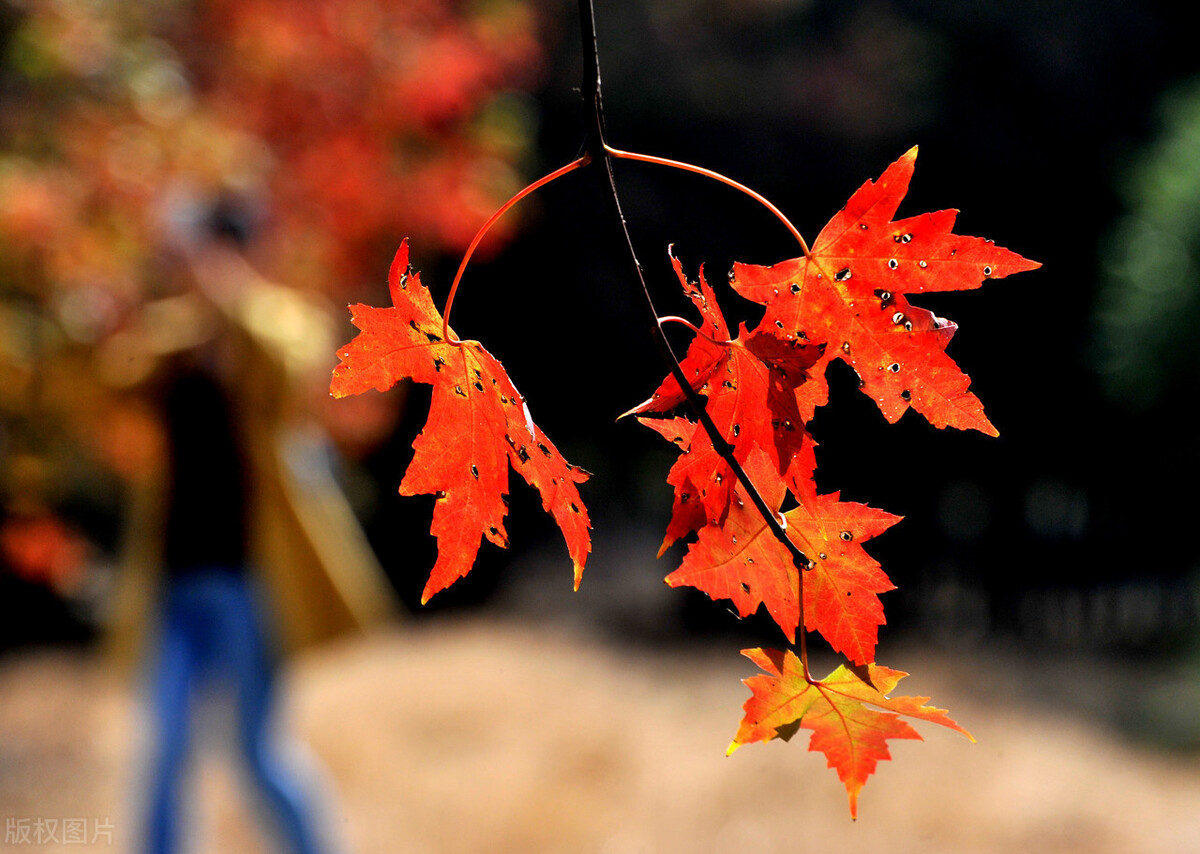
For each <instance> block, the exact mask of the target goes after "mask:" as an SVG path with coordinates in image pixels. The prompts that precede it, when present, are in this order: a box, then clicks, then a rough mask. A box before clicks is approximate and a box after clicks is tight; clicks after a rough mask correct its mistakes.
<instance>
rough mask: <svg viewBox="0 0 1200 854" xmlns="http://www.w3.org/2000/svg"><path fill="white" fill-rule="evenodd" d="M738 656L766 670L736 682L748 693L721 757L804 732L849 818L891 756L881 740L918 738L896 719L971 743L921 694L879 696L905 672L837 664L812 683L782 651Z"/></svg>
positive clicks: (789, 654) (795, 660) (797, 662)
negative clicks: (833, 774)
mask: <svg viewBox="0 0 1200 854" xmlns="http://www.w3.org/2000/svg"><path fill="white" fill-rule="evenodd" d="M742 654H743V655H745V656H746V657H747V658H749V659H750V660H751V661H753V662H754V663H755V664H757V665H758V666H759V667H761V668H762V669H763V670H764V671H766V673H765V674H759V675H758V676H751V677H750V678H749V679H745V680H743V681H744V682H745V684H746V686H747V687H748V688H749V689H750V691H751V696H750V699H748V700H747V701H746V702H745V704H744V705H743V707H742V708H743V710H744V712H745V715H744V717H743V718H742V721H741V724H740V725H739V727H738V731H737V735H736V736H734V739H733V742H732V743H731V744H730V745H729V751H728V752H729V753H733V752H734V751H735V750H737V749H738V748H739V747H741V746H742V745H743V744H749V743H751V742H754V741H769V740H771V739H773V738H782V739H783V740H785V741H787V740H788V739H790V738H791V737H792V736H793V735H795V734H796V731H797V729H799V728H804V729H809V730H812V737H811V738H810V739H809V743H808V749H809V750H814V751H820V752H822V753H824V754H825V757H826V759H827V760H828V764H829V767H830V768H834V769H836V770H837V773H838V778H839V779H841V781H842V783H843V784H844V785H845V787H846V792H847V794H848V795H849V796H850V815H851V816H852V817H857V814H858V794H859V792H860V791H862V787H863V785H864V784H865V783H866V782H867V778H868V777H870V776H871V774H873V773H875V766H876V764H877V763H878V762H879V761H880V760H883V759H891V758H892V757H891V754H890V753H889V752H888V746H887V743H888V740H889V739H893V738H912V739H917V740H921V735H920V734H919V733H918V732H917V731H916V730H915V729H913V728H912V727H911V726H909V725H908V723H907V722H905V721H904V720H903V719H902V718H901V717H900V716H901V715H905V716H907V717H911V718H918V719H920V720H924V721H929V722H931V723H935V724H940V725H941V726H944V727H948V728H949V729H952V730H954V731H955V732H959V733H962V734H963V735H965V736H966V737H967V738H969V739H970V740H971V741H974V740H975V739H974V737H973V736H972V735H971V734H970V733H969V732H967V731H966V730H965V729H963V728H962V727H960V726H959V725H958V724H957V723H955V722H954V721H953V720H951V719H950V718H949V717H947V715H946V711H945V710H944V709H937V708H934V707H932V706H927V705H925V703H927V702H928V701H929V698H928V697H889V696H887V695H888V694H889V693H890V692H891V691H892V690H893V689H894V688H895V687H896V685H897V684H898V683H899V682H900V680H901V679H903V678H904V677H905V676H907V675H908V674H907V673H904V672H903V671H900V670H892V669H890V668H887V667H881V666H880V665H877V664H870V665H867V666H865V667H856V668H849V667H846V666H845V665H842V666H841V667H838V668H837V669H836V670H834V671H833V672H832V673H830V674H829V675H828V676H827V677H825V678H824V679H822V680H820V681H809V680H808V679H807V678H806V677H805V674H804V668H803V666H802V665H801V663H800V659H799V658H797V657H796V656H795V655H794V654H793V653H792V652H790V651H788V652H780V651H778V650H774V649H746V650H742ZM872 707H873V708H872ZM880 710H882V711H880Z"/></svg>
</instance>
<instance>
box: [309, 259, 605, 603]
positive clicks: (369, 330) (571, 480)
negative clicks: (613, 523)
mask: <svg viewBox="0 0 1200 854" xmlns="http://www.w3.org/2000/svg"><path fill="white" fill-rule="evenodd" d="M388 290H389V291H390V292H391V297H392V303H393V306H392V307H390V308H375V307H372V306H367V305H361V304H360V305H355V306H351V308H350V313H351V320H352V321H353V323H354V325H355V326H356V327H358V329H359V330H360V333H359V334H358V335H357V336H356V337H355V338H354V340H353V341H351V342H350V343H349V344H347V345H346V346H345V347H343V348H342V349H341V350H339V351H338V357H339V358H340V359H341V362H340V364H339V365H338V366H337V367H336V368H335V369H334V372H333V381H332V383H331V385H330V392H331V393H332V394H333V395H334V396H335V397H344V396H346V395H349V394H360V393H362V392H364V391H367V390H369V389H376V390H379V391H386V390H387V389H389V388H391V387H392V386H393V385H394V384H395V383H396V382H397V381H398V380H401V379H404V378H409V379H412V380H414V381H415V382H419V383H427V384H429V385H432V386H433V394H432V398H431V400H430V406H429V417H428V420H427V422H426V424H425V428H424V429H423V430H422V431H421V434H420V435H419V436H417V438H416V440H415V441H414V442H413V450H414V454H413V459H412V463H411V464H410V465H409V467H408V470H407V472H406V473H405V475H404V479H403V480H402V481H401V483H400V493H401V494H402V495H417V494H430V495H436V496H437V501H436V503H435V505H434V510H433V523H432V525H431V526H430V531H431V533H432V534H433V535H434V536H436V537H437V540H438V557H437V562H436V563H435V564H434V567H433V570H432V572H431V573H430V576H429V581H428V583H427V584H426V585H425V589H424V591H423V592H422V594H421V601H422V603H424V602H427V601H428V600H429V598H430V597H431V596H433V595H434V594H435V593H437V592H438V591H440V590H444V589H445V588H446V587H449V586H450V585H451V584H453V583H454V582H455V581H457V580H458V579H459V578H462V577H463V576H465V575H466V574H467V573H468V572H470V570H471V567H472V565H473V564H474V562H475V556H476V554H477V553H478V551H479V544H480V541H481V538H482V537H487V539H488V540H489V541H490V542H492V543H494V544H495V545H497V546H500V547H501V548H505V547H507V545H508V535H507V533H506V532H505V529H504V517H505V515H506V514H507V511H508V502H507V499H506V498H505V496H506V494H507V492H508V469H509V466H510V465H511V466H512V468H513V469H514V470H516V471H517V473H518V474H520V475H521V477H523V478H524V479H525V481H526V482H527V483H529V484H530V485H531V486H533V487H534V488H536V489H537V490H538V492H539V493H540V495H541V498H542V507H543V508H544V509H545V510H546V511H547V512H548V513H550V514H551V515H552V516H553V517H554V520H555V521H556V522H557V523H558V526H559V528H560V529H561V530H562V532H563V536H564V538H565V539H566V542H567V548H568V551H569V552H570V555H571V560H572V562H573V563H574V568H575V587H576V589H578V587H579V582H580V579H581V577H582V574H583V568H584V564H585V563H586V561H587V555H588V552H589V551H591V537H590V535H589V533H588V529H589V527H590V523H589V521H588V514H587V509H586V508H585V507H584V504H583V501H582V499H580V497H579V491H578V489H577V488H576V484H578V483H583V482H584V481H585V480H587V478H588V474H587V472H585V471H583V470H582V469H580V468H577V467H575V466H572V465H571V464H570V463H568V462H567V461H566V460H565V459H563V457H562V455H561V454H560V453H559V452H558V449H557V448H556V447H555V446H554V444H553V443H552V442H551V441H550V439H549V437H547V436H546V434H545V433H543V432H542V431H541V430H539V429H538V427H537V425H536V424H534V423H533V419H532V417H531V416H530V414H529V408H528V406H527V405H526V404H525V399H524V398H523V397H522V396H521V395H520V393H519V392H518V391H517V389H516V387H515V386H514V385H513V383H512V381H511V380H510V379H509V377H508V374H507V373H505V371H504V367H503V366H502V365H501V364H500V362H499V361H498V360H497V359H496V358H495V357H494V356H492V355H491V354H490V353H488V352H487V350H485V349H484V348H483V345H481V344H480V343H479V342H478V341H455V340H445V339H443V337H442V316H441V314H440V313H439V312H438V310H437V308H435V307H434V305H433V300H432V298H431V297H430V294H429V290H428V288H427V287H425V285H423V284H422V283H421V277H420V274H418V273H416V272H414V271H412V270H411V269H410V268H409V265H408V241H407V240H405V241H404V242H403V243H401V244H400V249H399V251H397V253H396V257H395V259H394V260H393V261H392V266H391V270H390V271H389V273H388ZM450 337H451V339H456V338H457V336H455V335H454V333H453V330H450Z"/></svg>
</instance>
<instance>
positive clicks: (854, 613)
mask: <svg viewBox="0 0 1200 854" xmlns="http://www.w3.org/2000/svg"><path fill="white" fill-rule="evenodd" d="M745 470H746V474H747V475H748V476H749V477H750V480H751V482H752V483H754V484H755V486H756V487H757V488H758V490H759V493H760V494H761V495H762V497H763V500H765V501H766V502H767V506H769V507H771V508H772V509H777V508H779V506H780V505H781V504H782V503H783V498H784V493H785V489H784V485H783V482H782V481H781V480H780V479H779V478H778V476H777V475H773V471H772V463H771V461H770V460H769V459H768V458H767V457H766V455H765V454H764V453H763V452H762V451H759V450H756V451H755V452H753V453H752V454H751V455H750V457H749V458H748V459H747V461H746V463H745ZM781 518H782V520H783V523H784V533H785V534H786V535H787V537H788V539H789V540H791V541H792V543H794V544H795V545H796V546H797V547H798V548H799V549H800V550H801V551H802V552H804V555H805V557H807V558H808V565H807V568H806V569H805V570H804V571H803V572H802V573H801V572H799V571H798V570H797V569H796V566H795V561H794V560H793V559H792V555H791V552H789V551H788V549H787V547H786V546H784V545H783V544H782V543H781V542H779V540H778V538H776V536H775V535H774V534H773V533H772V532H771V530H770V528H768V527H767V523H766V521H765V520H764V519H763V518H762V515H761V514H760V513H759V512H758V510H757V509H756V508H755V507H754V505H753V504H751V503H750V501H749V499H748V498H747V496H746V493H745V491H744V490H743V489H742V487H741V485H740V484H739V485H738V486H737V487H735V498H734V501H733V503H732V504H731V506H730V509H729V514H728V516H727V517H726V519H725V522H724V524H722V525H719V526H718V525H707V526H705V527H703V528H701V529H700V534H699V536H698V538H697V539H696V542H694V543H693V544H692V545H691V546H690V547H689V549H688V553H687V555H686V556H685V557H684V559H683V562H682V563H681V564H680V566H679V568H678V569H677V570H675V571H674V572H672V573H671V574H670V575H668V576H667V584H669V585H671V586H672V587H678V586H681V585H686V586H688V587H695V588H697V589H698V590H702V591H704V592H705V593H707V594H708V595H709V596H711V597H712V598H714V599H729V600H730V601H731V602H732V603H733V604H734V606H735V607H736V608H737V609H738V613H739V614H740V615H741V616H743V617H745V616H747V615H749V614H752V613H754V611H755V610H757V608H758V606H759V604H760V603H761V604H763V605H765V606H766V608H767V612H768V613H769V614H770V615H771V617H772V618H773V619H774V620H775V622H776V623H778V624H779V627H780V628H781V629H783V631H784V633H785V634H786V635H787V638H788V640H789V641H794V640H795V635H796V629H797V626H798V624H799V621H800V609H799V597H798V594H799V584H800V577H801V575H802V576H803V583H804V627H805V629H807V630H809V631H816V632H820V633H821V635H822V636H823V637H824V638H825V639H826V640H827V641H829V644H830V645H831V646H832V647H833V648H834V649H836V650H837V651H839V652H841V653H842V654H844V655H845V656H847V657H848V658H850V659H851V660H852V661H853V662H855V663H858V664H865V663H867V662H869V661H872V660H874V655H875V645H876V642H877V639H878V628H879V626H880V625H882V624H883V622H884V617H883V605H882V604H881V603H880V601H879V594H880V593H884V592H886V591H888V590H892V589H893V585H892V583H891V581H889V580H888V577H887V575H885V574H884V572H883V570H882V569H880V567H879V564H878V563H876V562H875V560H873V559H872V558H871V556H870V555H868V554H867V553H866V551H865V550H864V549H863V547H862V543H863V542H864V541H865V540H868V539H870V538H871V537H874V536H876V535H878V534H880V533H882V532H883V531H885V530H887V529H888V528H889V527H891V526H892V525H894V524H895V523H896V522H898V521H900V519H899V517H898V516H893V515H892V514H890V513H885V512H884V511H882V510H876V509H875V508H873V507H868V506H867V505H865V504H856V503H853V502H845V501H841V500H840V499H839V495H838V493H834V494H832V495H816V494H815V493H814V494H811V495H809V496H807V497H806V498H805V500H804V502H802V503H801V504H800V505H799V506H797V507H795V508H793V509H791V510H789V511H787V512H786V513H783V514H782V516H781Z"/></svg>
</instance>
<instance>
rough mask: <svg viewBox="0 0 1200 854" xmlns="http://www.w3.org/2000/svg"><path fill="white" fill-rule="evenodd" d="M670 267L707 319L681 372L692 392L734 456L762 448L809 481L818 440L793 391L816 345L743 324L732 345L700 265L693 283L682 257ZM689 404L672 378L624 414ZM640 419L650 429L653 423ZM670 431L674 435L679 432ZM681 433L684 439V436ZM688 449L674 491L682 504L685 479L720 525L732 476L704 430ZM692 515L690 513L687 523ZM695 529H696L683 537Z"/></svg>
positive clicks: (782, 470) (778, 465) (783, 468)
mask: <svg viewBox="0 0 1200 854" xmlns="http://www.w3.org/2000/svg"><path fill="white" fill-rule="evenodd" d="M671 262H672V264H673V265H674V267H675V273H676V275H678V276H679V282H680V284H681V285H682V286H683V290H684V293H685V294H687V296H688V297H689V298H690V299H691V300H692V302H693V304H694V305H695V306H696V308H697V309H699V311H700V314H701V316H702V317H703V325H702V332H703V334H698V335H696V336H695V338H693V339H692V342H691V344H690V345H689V346H688V351H687V355H686V356H685V357H684V359H683V361H682V362H680V367H681V368H682V369H683V373H684V376H686V377H688V378H689V380H690V384H691V386H692V388H693V389H694V390H695V391H697V392H698V393H700V394H701V395H704V396H705V397H706V398H707V403H706V405H705V410H706V411H707V412H708V415H709V417H710V418H711V419H712V421H713V423H714V424H715V425H716V427H717V430H718V432H719V433H720V434H721V436H722V438H723V439H724V440H725V441H726V442H727V443H728V444H729V445H730V446H732V447H733V456H734V459H736V460H737V461H738V462H739V463H744V462H745V461H746V458H747V457H748V455H749V454H750V453H751V452H752V451H753V450H754V449H755V448H758V449H760V450H762V451H763V452H764V453H766V454H767V455H768V456H769V457H770V458H771V460H772V462H773V463H774V466H775V470H776V472H777V473H778V474H779V475H785V476H787V477H788V478H789V481H795V482H798V481H802V480H805V479H808V478H810V477H811V475H812V470H813V468H814V466H815V462H814V461H813V457H812V449H813V447H814V443H813V441H812V437H811V436H809V435H808V432H807V431H806V430H805V429H804V422H803V421H802V420H801V418H800V412H799V410H798V409H797V408H796V388H797V387H798V386H800V385H801V384H803V383H804V381H805V379H806V378H807V376H808V373H807V372H808V369H809V367H811V366H812V364H813V362H814V361H816V359H817V356H818V353H817V351H816V348H813V347H809V346H808V345H807V344H806V343H805V342H803V341H798V340H792V341H784V340H780V339H779V338H776V337H775V336H774V335H767V334H764V333H761V332H752V333H748V332H747V331H746V328H745V326H744V325H743V326H741V327H740V328H739V330H738V337H737V338H736V339H734V340H732V341H730V340H729V327H728V325H727V324H726V322H725V318H724V316H723V315H722V314H721V309H720V306H719V305H718V304H717V299H716V295H715V294H714V293H713V290H712V288H711V287H710V286H709V284H708V282H707V281H706V280H705V278H704V269H703V267H702V268H701V269H700V281H699V283H698V285H696V284H693V283H691V282H689V281H688V280H687V277H686V276H685V275H684V273H683V267H682V265H681V264H680V263H679V260H678V259H677V258H675V257H673V256H672V258H671ZM685 400H686V398H685V396H684V393H683V390H682V389H681V388H680V386H679V383H678V382H676V380H675V378H674V376H671V375H668V376H667V378H666V379H664V380H663V382H662V384H661V385H659V387H658V389H657V390H656V391H655V392H654V394H653V395H652V396H651V397H650V399H649V400H646V401H644V402H643V403H640V404H638V405H637V406H635V407H634V408H633V409H631V410H629V412H626V413H625V415H632V414H639V415H640V414H646V413H666V412H671V411H672V410H674V409H676V408H677V407H679V406H680V405H681V404H683V403H684V401H685ZM622 417H624V416H622ZM639 420H641V421H642V422H643V423H645V424H648V425H651V420H650V419H639ZM651 426H652V425H651ZM656 429H657V428H656ZM667 429H668V433H672V432H673V431H675V429H676V428H674V427H670V428H667ZM659 432H662V430H660V431H659ZM668 433H664V435H666V436H667V438H668V439H670V440H672V441H674V440H675V439H676V436H675V435H668ZM679 435H680V438H684V437H682V433H680V434H679ZM686 444H687V446H688V450H687V458H686V460H680V463H679V464H678V467H679V469H682V468H686V469H687V474H686V476H685V475H684V474H683V473H682V471H681V470H676V469H673V470H672V477H669V478H668V480H669V482H671V483H672V484H673V485H675V486H676V487H677V490H676V498H677V501H678V500H679V499H680V498H681V495H682V492H681V490H682V491H683V492H687V491H688V486H687V485H686V484H685V483H684V480H685V479H686V481H687V482H688V483H689V484H690V487H691V491H690V494H691V495H698V496H699V499H700V502H701V503H702V505H703V507H704V510H705V512H706V515H707V519H708V521H710V522H715V523H720V522H721V521H722V520H723V519H724V518H725V514H726V512H727V511H728V507H729V503H730V500H731V499H732V492H731V490H732V489H733V483H734V480H735V478H734V476H733V472H732V471H731V470H730V468H729V464H728V463H727V462H725V460H724V459H722V458H721V456H720V455H719V454H717V452H716V450H715V448H713V445H712V442H711V440H710V439H709V437H708V434H707V433H706V432H704V431H703V430H702V431H700V432H695V431H693V432H692V433H691V434H690V435H689V436H687V437H686ZM797 489H799V487H798V486H797ZM692 515H693V514H692V513H691V512H689V513H688V517H689V518H692ZM673 527H674V528H675V529H676V530H678V528H679V525H678V524H677V523H673ZM691 530H695V528H690V529H689V530H688V531H684V532H683V533H688V532H690V531H691ZM678 536H682V534H678ZM668 538H669V539H668V541H667V542H665V543H664V548H665V547H666V546H668V545H670V543H671V542H672V541H673V540H674V537H672V536H671V534H670V531H668Z"/></svg>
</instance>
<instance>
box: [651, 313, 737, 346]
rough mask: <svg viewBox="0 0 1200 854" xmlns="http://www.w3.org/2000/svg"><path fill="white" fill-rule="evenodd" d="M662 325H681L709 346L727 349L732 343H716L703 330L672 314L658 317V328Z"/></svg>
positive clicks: (714, 339)
mask: <svg viewBox="0 0 1200 854" xmlns="http://www.w3.org/2000/svg"><path fill="white" fill-rule="evenodd" d="M664 323H679V324H682V325H684V326H686V327H687V328H688V329H690V330H692V331H693V332H695V333H696V334H697V335H699V336H700V337H701V338H703V339H704V340H706V341H708V342H709V343H710V344H715V345H717V346H718V347H728V346H729V345H731V344H732V343H733V342H732V341H718V340H717V339H716V338H713V337H712V336H711V335H708V334H707V333H705V331H704V330H703V329H701V328H700V327H699V326H697V325H696V324H694V323H692V322H691V321H690V320H687V319H685V318H682V317H676V316H675V315H673V314H668V315H667V316H666V317H660V318H659V319H658V325H659V328H662V325H663V324H664Z"/></svg>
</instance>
